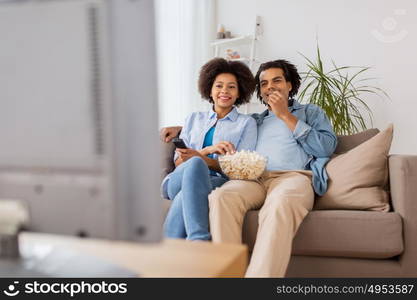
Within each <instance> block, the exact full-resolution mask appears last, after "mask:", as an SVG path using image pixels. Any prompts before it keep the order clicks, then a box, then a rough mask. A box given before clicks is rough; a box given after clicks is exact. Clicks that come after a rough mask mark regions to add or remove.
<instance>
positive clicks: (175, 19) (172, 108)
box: [155, 0, 215, 127]
mask: <svg viewBox="0 0 417 300" xmlns="http://www.w3.org/2000/svg"><path fill="white" fill-rule="evenodd" d="M155 11H156V33H157V52H158V53H157V55H158V89H159V90H158V94H159V122H160V126H161V127H162V126H170V125H182V124H183V122H184V119H185V117H186V116H187V115H188V114H189V113H191V112H193V111H201V110H207V109H209V107H210V106H209V105H208V102H207V101H203V100H202V99H201V97H200V95H199V93H198V88H197V80H198V74H199V70H200V68H201V66H202V65H203V64H204V63H205V62H206V61H208V60H209V59H210V58H211V57H212V56H213V50H212V49H211V47H210V42H211V41H212V40H213V39H214V35H215V24H214V22H215V0H197V1H196V0H156V1H155Z"/></svg>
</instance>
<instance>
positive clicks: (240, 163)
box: [218, 150, 267, 180]
mask: <svg viewBox="0 0 417 300" xmlns="http://www.w3.org/2000/svg"><path fill="white" fill-rule="evenodd" d="M218 159H219V165H220V168H221V169H222V172H223V173H224V174H225V175H226V176H227V177H229V179H242V180H255V179H258V178H259V177H260V176H261V175H262V173H263V172H264V171H265V167H266V163H267V159H266V158H265V157H264V156H262V155H260V154H258V153H257V152H255V151H246V150H242V151H238V152H235V153H234V154H226V155H222V156H219V158H218Z"/></svg>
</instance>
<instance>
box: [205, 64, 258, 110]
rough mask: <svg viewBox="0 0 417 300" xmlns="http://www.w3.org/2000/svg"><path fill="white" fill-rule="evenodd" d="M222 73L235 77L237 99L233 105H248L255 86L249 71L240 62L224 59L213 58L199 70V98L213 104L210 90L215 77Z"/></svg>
mask: <svg viewBox="0 0 417 300" xmlns="http://www.w3.org/2000/svg"><path fill="white" fill-rule="evenodd" d="M223 73H228V74H233V75H235V77H236V80H237V85H238V89H239V97H238V98H237V99H236V102H235V105H236V106H239V105H242V104H245V103H248V102H249V101H250V98H251V96H252V94H253V92H254V91H255V84H256V83H255V78H254V77H253V74H252V72H251V70H250V69H249V68H248V67H247V66H246V65H245V64H244V63H242V62H239V61H229V60H225V59H224V58H214V59H212V60H210V61H209V62H207V63H206V64H205V65H204V66H203V67H202V68H201V71H200V76H199V78H198V90H199V91H200V94H201V97H202V98H203V99H206V100H208V101H209V102H210V103H213V99H211V97H210V94H211V88H212V87H213V83H214V80H215V79H216V77H217V75H219V74H223Z"/></svg>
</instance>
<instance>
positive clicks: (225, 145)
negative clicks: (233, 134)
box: [201, 142, 236, 155]
mask: <svg viewBox="0 0 417 300" xmlns="http://www.w3.org/2000/svg"><path fill="white" fill-rule="evenodd" d="M235 152H236V148H235V145H233V144H232V143H230V142H220V143H218V144H216V145H212V146H208V147H206V148H204V149H203V150H201V154H203V155H208V154H212V153H217V154H221V155H224V154H233V153H235Z"/></svg>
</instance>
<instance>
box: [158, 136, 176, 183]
mask: <svg viewBox="0 0 417 300" xmlns="http://www.w3.org/2000/svg"><path fill="white" fill-rule="evenodd" d="M161 149H162V151H161V152H162V177H165V176H166V175H167V174H168V173H171V172H172V171H173V170H174V169H175V164H174V152H175V146H174V144H173V143H165V142H162V141H161Z"/></svg>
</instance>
